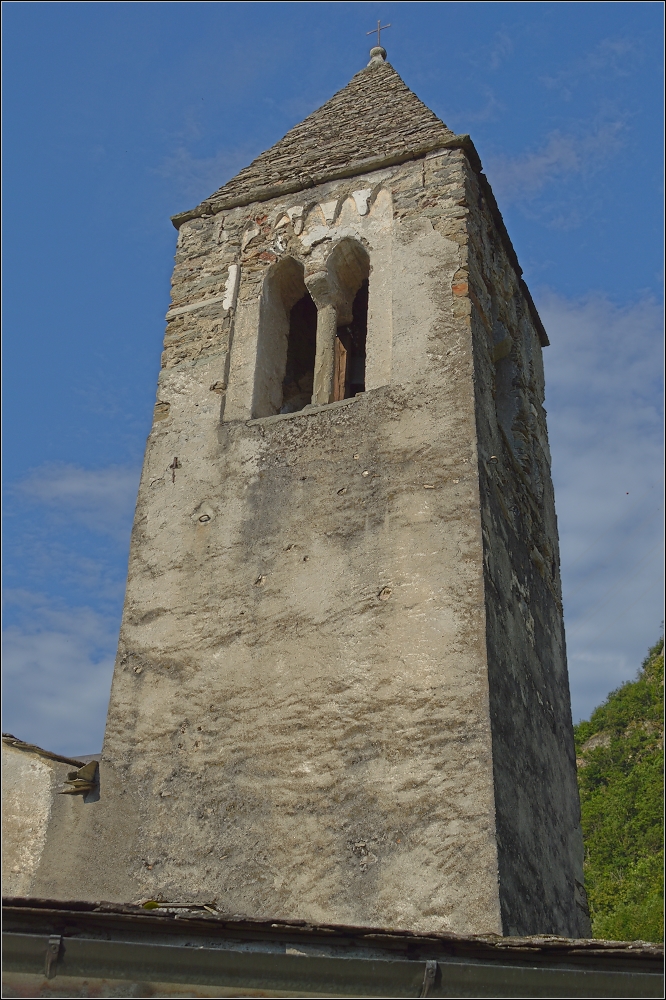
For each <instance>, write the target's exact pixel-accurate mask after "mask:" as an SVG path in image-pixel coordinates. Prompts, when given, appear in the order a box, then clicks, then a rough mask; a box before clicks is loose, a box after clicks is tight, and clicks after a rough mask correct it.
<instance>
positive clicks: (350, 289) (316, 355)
mask: <svg viewBox="0 0 666 1000" xmlns="http://www.w3.org/2000/svg"><path fill="white" fill-rule="evenodd" d="M369 275H370V259H369V257H368V253H367V251H366V250H365V248H364V247H363V245H362V244H361V243H359V242H358V241H357V240H353V239H343V240H341V241H340V242H339V243H337V244H336V246H335V247H334V248H333V249H332V251H331V252H330V254H329V255H328V256H327V257H326V259H325V261H324V263H323V266H322V267H321V268H320V269H319V270H315V271H314V272H313V273H311V274H308V275H306V274H305V269H304V266H303V264H302V263H301V262H300V261H298V260H296V259H295V258H293V257H285V258H283V259H282V260H280V261H278V262H277V263H276V264H274V265H273V267H272V268H271V269H270V271H269V272H268V273H267V275H266V278H265V279H264V285H263V289H262V296H261V303H260V311H259V331H258V338H257V359H256V367H255V380H254V392H253V399H252V416H253V417H264V416H270V415H271V414H273V413H294V412H297V411H298V410H302V409H303V408H304V407H305V406H308V405H310V404H314V405H321V404H325V403H331V402H335V401H336V400H341V399H347V398H349V397H351V396H355V395H356V393H358V392H364V391H365V358H366V338H367V328H368V287H369Z"/></svg>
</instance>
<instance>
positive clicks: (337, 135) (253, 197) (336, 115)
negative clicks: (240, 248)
mask: <svg viewBox="0 0 666 1000" xmlns="http://www.w3.org/2000/svg"><path fill="white" fill-rule="evenodd" d="M371 55H372V59H371V61H370V62H369V63H368V65H367V66H366V67H365V68H364V69H362V70H361V71H360V72H359V73H357V74H356V75H355V76H354V77H352V79H351V80H350V82H349V83H348V84H347V86H346V87H343V89H342V90H339V91H338V92H337V94H335V95H334V96H333V97H332V98H331V99H330V101H327V102H326V104H324V105H322V107H320V108H318V109H317V111H314V112H313V113H312V114H311V115H308V117H307V118H306V119H305V120H304V121H302V122H301V123H300V124H299V125H295V126H294V127H293V128H292V129H290V130H289V132H287V134H286V135H285V136H284V138H283V139H280V141H279V142H276V143H275V145H274V146H271V148H270V149H267V150H266V152H264V153H261V154H260V155H259V156H258V157H257V158H256V160H253V161H252V163H251V164H250V165H249V166H248V167H244V169H243V170H241V171H240V173H238V174H236V176H235V177H232V179H231V180H230V181H228V182H227V183H226V184H224V185H223V186H222V187H221V188H219V189H218V190H217V191H216V192H215V193H214V194H212V195H211V196H210V198H207V199H206V200H205V201H203V202H202V203H201V204H200V205H199V206H197V208H195V209H194V210H192V211H189V212H182V213H181V214H180V215H176V216H174V217H173V221H174V224H175V225H180V224H181V223H182V222H185V221H186V220H187V219H191V218H195V217H197V216H201V215H208V214H210V213H211V212H219V211H220V210H222V209H225V208H233V207H236V206H239V205H247V204H250V202H252V201H265V200H267V199H268V198H275V197H279V196H280V194H290V193H293V192H295V191H301V190H303V189H305V188H309V187H313V186H314V185H315V184H322V183H324V182H325V181H328V180H336V179H337V178H340V177H353V176H355V175H356V174H360V173H364V172H367V171H369V170H376V169H379V168H380V167H382V166H390V165H393V164H395V163H404V162H405V161H406V160H410V159H414V158H416V157H418V156H423V155H424V154H425V153H427V152H430V151H432V150H434V149H441V148H444V147H452V146H464V145H467V144H469V136H456V135H455V134H454V133H453V132H452V131H451V129H449V128H447V127H446V125H445V124H444V123H443V122H442V121H440V120H439V118H438V117H437V115H436V114H434V112H432V111H431V110H430V109H429V108H427V107H426V106H425V104H423V102H422V101H420V100H419V99H418V97H417V96H416V94H414V93H412V91H411V90H410V89H409V87H408V86H407V85H406V84H405V83H404V82H403V80H402V79H401V78H400V76H399V75H398V74H397V73H396V71H395V70H394V69H393V67H392V66H391V65H390V63H388V62H385V55H386V53H385V51H384V49H381V48H376V49H373V50H372V52H371Z"/></svg>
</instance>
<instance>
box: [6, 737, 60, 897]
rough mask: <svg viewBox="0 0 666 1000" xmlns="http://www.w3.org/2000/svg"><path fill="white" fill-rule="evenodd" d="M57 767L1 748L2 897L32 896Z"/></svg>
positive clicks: (48, 818)
mask: <svg viewBox="0 0 666 1000" xmlns="http://www.w3.org/2000/svg"><path fill="white" fill-rule="evenodd" d="M53 771H54V765H53V762H51V761H45V760H43V759H41V758H39V757H37V756H35V755H34V754H27V753H23V752H21V751H20V750H14V749H12V748H11V747H8V746H6V745H5V743H4V742H3V744H2V893H3V895H4V896H29V895H30V892H31V889H32V884H33V880H34V877H35V874H36V872H37V869H38V867H39V864H40V862H41V859H42V854H43V853H44V845H45V843H46V835H47V830H48V826H49V820H50V818H51V803H52V799H53V792H54V786H55V778H54V774H53Z"/></svg>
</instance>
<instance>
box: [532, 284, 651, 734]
mask: <svg viewBox="0 0 666 1000" xmlns="http://www.w3.org/2000/svg"><path fill="white" fill-rule="evenodd" d="M538 305H539V311H540V314H541V317H542V319H543V321H544V325H545V326H546V329H547V330H548V334H549V337H550V340H551V345H552V346H551V347H549V348H547V349H546V351H545V352H544V362H545V366H546V393H547V396H546V407H547V409H548V423H549V434H550V441H551V449H552V453H553V476H554V481H555V498H556V504H557V512H558V520H559V530H560V546H561V556H562V575H563V584H564V602H565V620H566V624H567V644H568V650H569V669H570V676H571V687H572V699H573V704H574V716H575V717H576V718H580V717H584V716H587V715H588V714H589V712H590V711H591V709H592V708H594V707H595V705H597V704H599V702H600V701H601V700H602V699H603V698H604V697H605V695H606V694H607V693H608V691H610V690H611V689H612V688H614V687H616V686H617V685H618V684H620V683H621V682H622V681H624V680H626V679H628V678H630V677H632V676H634V674H635V672H636V670H637V668H638V666H639V665H640V662H641V660H642V658H643V656H644V655H645V652H646V651H647V648H648V646H650V645H652V644H653V643H654V642H655V641H656V639H657V636H658V633H659V626H660V622H661V620H662V598H661V594H662V575H661V554H660V553H661V549H660V545H661V531H660V528H661V523H662V517H661V506H662V502H661V485H660V484H661V469H662V435H661V426H662V424H661V371H662V366H661V344H662V336H661V330H662V320H661V309H660V308H659V306H658V305H657V303H655V302H654V301H653V300H651V299H643V300H641V301H639V302H637V303H635V304H633V305H629V306H625V307H618V306H615V305H614V304H613V303H612V302H610V301H608V300H607V299H605V298H603V297H602V296H594V295H591V296H588V297H587V298H585V299H583V300H579V301H571V300H567V299H565V298H563V297H561V296H558V295H555V294H553V293H543V294H541V295H540V296H538Z"/></svg>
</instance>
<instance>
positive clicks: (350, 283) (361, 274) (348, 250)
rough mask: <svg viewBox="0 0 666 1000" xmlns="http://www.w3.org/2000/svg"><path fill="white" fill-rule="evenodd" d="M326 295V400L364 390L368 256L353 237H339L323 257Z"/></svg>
mask: <svg viewBox="0 0 666 1000" xmlns="http://www.w3.org/2000/svg"><path fill="white" fill-rule="evenodd" d="M326 274H327V294H328V296H329V298H330V301H331V302H332V304H333V305H334V307H335V337H334V343H333V344H332V347H333V358H332V372H331V376H332V378H331V382H330V383H329V384H330V395H329V397H328V398H329V400H330V401H331V402H335V401H337V400H340V399H349V398H350V397H352V396H355V395H356V394H357V393H359V392H364V391H365V358H366V340H367V332H368V283H369V277H370V258H369V256H368V252H367V250H366V249H365V247H364V246H363V245H362V244H361V243H360V242H359V241H358V240H354V239H343V240H341V241H340V242H339V243H338V244H337V245H336V246H335V247H334V248H333V250H332V251H331V253H330V254H329V256H328V258H327V260H326Z"/></svg>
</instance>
